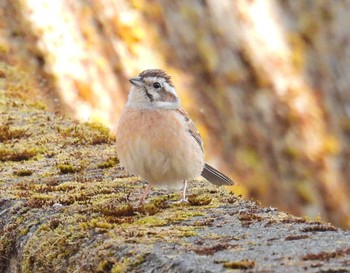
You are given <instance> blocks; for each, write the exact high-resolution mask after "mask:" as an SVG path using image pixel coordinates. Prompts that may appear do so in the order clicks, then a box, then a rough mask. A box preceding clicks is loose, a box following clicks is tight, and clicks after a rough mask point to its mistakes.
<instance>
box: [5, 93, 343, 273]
mask: <svg viewBox="0 0 350 273" xmlns="http://www.w3.org/2000/svg"><path fill="white" fill-rule="evenodd" d="M16 92H17V91H16V90H13V89H12V91H11V92H8V90H2V91H1V93H0V127H1V128H0V129H1V130H0V173H1V174H0V272H11V273H12V272H114V273H115V272H226V271H229V270H233V269H241V270H245V272H349V271H350V232H348V231H343V230H340V229H338V228H335V227H333V226H332V225H329V224H326V223H323V222H321V221H314V222H312V221H307V220H306V219H303V218H298V217H294V216H292V215H289V214H287V213H283V212H279V211H277V210H276V209H273V208H261V207H260V206H258V205H257V204H256V203H255V202H252V201H247V200H244V199H242V198H241V197H239V196H236V195H234V194H232V193H229V192H228V191H227V190H225V189H223V188H216V187H214V186H211V185H209V183H208V182H205V181H194V182H193V183H191V187H190V190H189V195H190V198H189V201H190V202H189V204H185V205H179V204H176V203H175V202H174V201H176V200H177V199H179V198H180V195H179V194H177V193H169V192H164V191H161V190H156V191H155V192H154V193H153V194H152V195H151V196H150V198H149V202H148V203H147V204H146V205H144V206H142V207H139V206H137V199H138V197H139V195H140V193H141V191H142V190H143V188H144V186H145V183H144V182H142V181H138V180H137V179H136V178H134V177H130V176H128V175H127V174H126V173H125V172H124V171H123V170H122V169H121V168H120V167H119V166H118V159H117V151H116V150H115V145H114V137H113V136H111V135H110V134H109V132H108V130H107V129H106V128H104V127H102V126H100V125H98V124H95V123H84V124H78V123H75V122H73V121H71V120H67V119H65V118H62V117H60V116H57V115H55V114H53V113H49V112H47V111H45V110H43V109H42V108H43V107H42V105H40V104H39V103H33V102H31V101H29V100H26V99H23V98H19V97H20V96H18V94H17V93H16Z"/></svg>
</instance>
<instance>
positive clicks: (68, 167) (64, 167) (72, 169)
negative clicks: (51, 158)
mask: <svg viewBox="0 0 350 273" xmlns="http://www.w3.org/2000/svg"><path fill="white" fill-rule="evenodd" d="M57 168H58V169H59V171H60V173H61V174H68V173H76V172H79V171H80V168H78V167H76V166H74V165H73V164H71V163H66V164H58V165H57Z"/></svg>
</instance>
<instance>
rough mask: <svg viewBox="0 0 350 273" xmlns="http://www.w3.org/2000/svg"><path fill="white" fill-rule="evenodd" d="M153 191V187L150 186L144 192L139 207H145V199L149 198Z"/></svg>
mask: <svg viewBox="0 0 350 273" xmlns="http://www.w3.org/2000/svg"><path fill="white" fill-rule="evenodd" d="M151 190H152V186H151V184H148V185H147V187H146V189H145V190H144V192H143V194H142V196H141V198H140V201H139V205H143V204H144V203H145V199H146V198H147V196H148V194H149V193H150V192H151Z"/></svg>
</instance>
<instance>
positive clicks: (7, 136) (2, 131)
mask: <svg viewBox="0 0 350 273" xmlns="http://www.w3.org/2000/svg"><path fill="white" fill-rule="evenodd" d="M27 130H28V129H13V128H11V127H10V126H9V125H1V126H0V142H5V141H8V140H12V139H16V138H21V137H23V136H25V135H26V132H27Z"/></svg>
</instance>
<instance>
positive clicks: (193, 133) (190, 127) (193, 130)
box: [176, 108, 204, 153]
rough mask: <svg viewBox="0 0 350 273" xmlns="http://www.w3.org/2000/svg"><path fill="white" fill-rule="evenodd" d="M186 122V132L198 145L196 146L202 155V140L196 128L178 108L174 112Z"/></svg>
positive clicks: (182, 110)
mask: <svg viewBox="0 0 350 273" xmlns="http://www.w3.org/2000/svg"><path fill="white" fill-rule="evenodd" d="M176 111H177V112H178V113H179V114H180V115H181V116H182V117H183V118H184V120H185V121H186V123H187V130H188V132H189V133H190V134H191V136H192V137H193V138H194V139H195V140H196V142H197V143H198V145H199V146H200V148H201V150H202V151H203V153H204V148H203V141H202V138H201V136H200V134H199V132H198V130H197V128H196V125H194V122H193V121H192V120H191V119H190V117H189V116H188V114H187V113H186V111H185V110H184V109H182V108H179V109H177V110H176Z"/></svg>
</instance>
